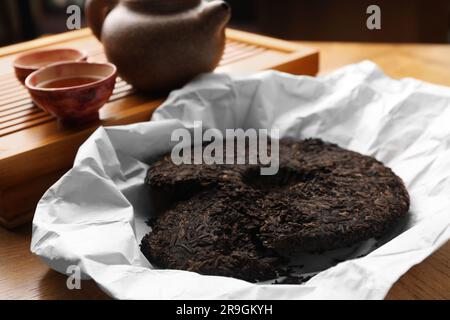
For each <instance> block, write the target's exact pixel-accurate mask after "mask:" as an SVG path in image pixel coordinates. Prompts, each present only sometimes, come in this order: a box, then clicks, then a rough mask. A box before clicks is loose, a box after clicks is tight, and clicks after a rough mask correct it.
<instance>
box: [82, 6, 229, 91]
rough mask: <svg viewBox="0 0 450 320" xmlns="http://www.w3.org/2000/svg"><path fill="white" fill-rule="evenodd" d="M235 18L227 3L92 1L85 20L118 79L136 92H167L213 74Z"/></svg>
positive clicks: (87, 7) (87, 8)
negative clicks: (226, 33) (125, 82)
mask: <svg viewBox="0 0 450 320" xmlns="http://www.w3.org/2000/svg"><path fill="white" fill-rule="evenodd" d="M230 16H231V10H230V7H229V5H228V4H227V3H226V2H224V1H219V0H215V1H211V2H206V1H202V0H88V1H87V3H86V17H87V21H88V24H89V26H90V28H91V29H92V31H93V33H94V34H95V36H96V37H97V38H98V39H99V40H100V41H101V42H102V43H103V46H104V49H105V53H106V56H107V58H108V60H109V61H111V62H112V63H114V64H115V65H116V66H117V68H118V71H119V75H120V76H121V77H122V78H123V79H124V80H125V81H127V82H128V83H130V84H132V85H133V86H134V87H135V88H137V89H139V90H141V91H144V92H148V93H153V92H161V91H163V92H165V91H168V90H172V89H175V88H179V87H181V86H182V85H184V84H185V83H187V82H188V81H190V80H191V79H192V78H194V77H195V76H196V75H198V74H200V73H204V72H211V71H213V70H214V69H215V68H216V67H217V65H218V64H219V62H220V59H221V57H222V55H223V52H224V48H225V26H226V24H227V23H228V21H229V19H230Z"/></svg>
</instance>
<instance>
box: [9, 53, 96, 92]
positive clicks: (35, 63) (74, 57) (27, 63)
mask: <svg viewBox="0 0 450 320" xmlns="http://www.w3.org/2000/svg"><path fill="white" fill-rule="evenodd" d="M86 60H87V54H86V53H85V52H83V51H80V50H76V49H68V48H60V49H49V50H41V51H33V52H27V53H24V54H22V55H20V56H18V57H17V58H16V60H14V71H15V72H16V77H17V79H18V80H19V81H20V82H21V83H22V84H23V83H25V79H26V78H27V77H28V76H29V75H30V74H31V73H33V72H34V71H36V70H39V69H41V68H43V67H46V66H48V65H51V64H53V63H58V62H70V61H86Z"/></svg>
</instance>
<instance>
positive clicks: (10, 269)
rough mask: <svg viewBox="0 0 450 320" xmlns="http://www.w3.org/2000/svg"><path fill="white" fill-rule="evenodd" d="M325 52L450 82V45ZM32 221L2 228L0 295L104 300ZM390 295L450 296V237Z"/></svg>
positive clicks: (336, 47) (331, 59)
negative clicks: (59, 259)
mask: <svg viewBox="0 0 450 320" xmlns="http://www.w3.org/2000/svg"><path fill="white" fill-rule="evenodd" d="M306 44H308V45H311V46H315V47H316V48H318V49H320V51H321V70H322V71H321V73H328V72H330V71H332V70H334V69H336V68H339V67H341V66H344V65H346V64H349V63H355V62H358V61H361V60H364V59H370V60H372V61H374V62H376V63H377V64H378V65H379V66H380V67H381V68H382V69H384V71H385V72H386V73H387V74H388V75H390V76H392V77H395V78H400V77H414V78H418V79H421V80H425V81H428V82H433V83H436V84H442V85H446V86H450V45H392V44H359V43H330V42H308V43H306ZM30 230H31V226H30V225H26V226H23V227H21V228H19V229H17V230H15V231H7V230H4V229H1V228H0V299H105V298H107V296H106V295H105V294H103V293H102V292H101V291H100V289H98V288H97V287H96V285H95V284H94V283H93V282H89V281H87V282H84V283H83V284H82V290H74V291H69V290H68V289H67V288H66V277H65V276H63V275H60V274H57V273H56V272H53V271H51V270H49V268H48V267H47V266H46V265H44V264H43V263H42V262H41V261H40V260H39V259H38V258H37V257H35V256H33V255H31V253H30V251H29V244H30V237H31V232H30ZM387 299H450V242H448V243H447V244H446V245H444V246H443V247H442V248H441V249H440V250H438V251H437V252H436V253H434V254H433V255H432V256H430V257H429V258H428V259H426V260H425V261H424V262H422V263H421V264H419V265H417V266H415V267H413V268H412V269H411V270H410V271H409V272H408V273H407V274H405V275H404V276H403V277H402V278H401V279H400V280H399V281H398V282H397V283H396V284H395V285H394V287H393V288H392V289H391V291H390V292H389V294H388V296H387Z"/></svg>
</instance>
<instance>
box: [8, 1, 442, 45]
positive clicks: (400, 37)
mask: <svg viewBox="0 0 450 320" xmlns="http://www.w3.org/2000/svg"><path fill="white" fill-rule="evenodd" d="M228 2H229V3H230V4H231V6H232V8H233V19H232V22H231V26H232V27H234V28H239V29H244V30H249V31H253V32H258V33H264V34H268V35H272V36H276V37H280V38H285V39H296V40H327V41H364V42H369V41H370V42H422V43H427V42H429V43H449V42H450V0H370V1H368V0H229V1H228ZM83 3H84V0H0V45H7V44H12V43H15V42H20V41H24V40H29V39H34V38H36V37H39V36H42V35H46V34H54V33H59V32H64V31H67V30H66V19H67V14H66V8H67V6H68V5H70V4H79V5H81V6H82V5H83ZM371 4H376V5H379V6H380V7H381V13H382V29H381V30H368V29H367V28H366V19H367V17H368V15H367V14H366V9H367V7H368V6H369V5H371Z"/></svg>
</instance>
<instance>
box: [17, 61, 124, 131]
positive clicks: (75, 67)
mask: <svg viewBox="0 0 450 320" xmlns="http://www.w3.org/2000/svg"><path fill="white" fill-rule="evenodd" d="M116 77H117V68H116V66H115V65H113V64H111V63H89V62H63V63H58V64H52V65H50V66H47V67H45V68H42V69H40V70H38V71H35V72H33V73H32V74H30V75H29V76H28V77H27V79H26V80H25V86H26V87H27V89H28V91H29V93H30V95H31V98H32V99H33V101H34V103H36V104H37V105H38V106H39V107H40V108H42V109H43V110H45V111H47V112H49V113H51V114H52V115H54V116H56V117H57V118H58V119H59V120H60V121H61V122H62V123H63V124H68V125H80V124H84V123H86V122H91V121H96V120H99V110H100V108H101V107H102V106H103V105H105V103H106V102H107V101H108V100H109V98H110V97H111V95H112V92H113V90H114V86H115V83H116Z"/></svg>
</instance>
